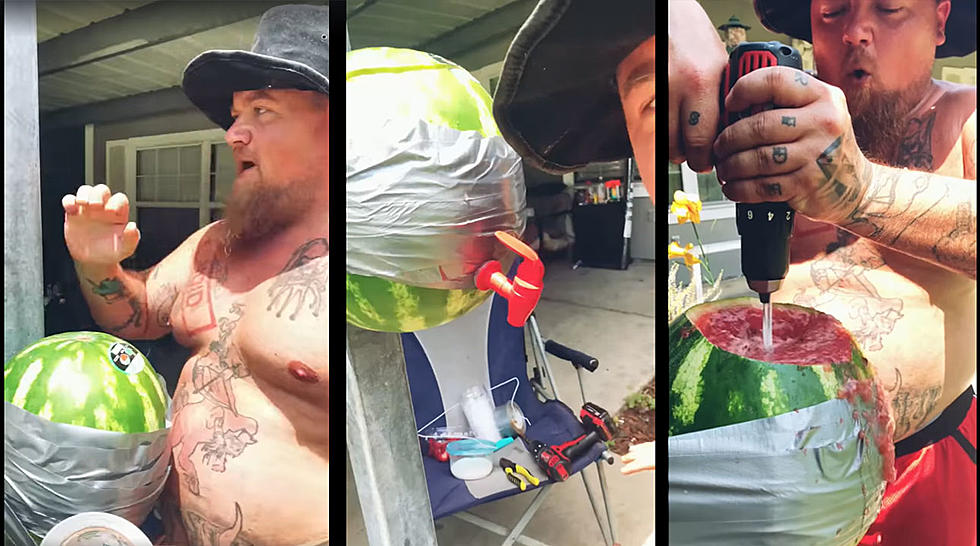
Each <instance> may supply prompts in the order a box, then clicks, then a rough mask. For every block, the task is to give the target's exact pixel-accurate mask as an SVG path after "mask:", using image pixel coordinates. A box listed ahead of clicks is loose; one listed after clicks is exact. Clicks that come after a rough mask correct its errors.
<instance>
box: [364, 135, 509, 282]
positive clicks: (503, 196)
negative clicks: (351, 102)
mask: <svg viewBox="0 0 980 546" xmlns="http://www.w3.org/2000/svg"><path fill="white" fill-rule="evenodd" d="M348 117H349V116H348ZM368 125H370V129H371V132H370V134H358V132H359V131H364V130H365V126H364V124H363V122H362V121H360V120H359V121H357V122H355V121H353V120H350V119H348V125H347V128H348V135H347V185H346V195H347V210H346V212H347V272H348V273H354V274H358V275H365V276H373V277H380V278H385V279H389V280H392V281H396V282H401V283H406V284H410V285H413V286H421V287H426V288H440V289H471V288H474V282H473V274H474V273H475V272H476V269H477V268H479V267H480V266H481V265H483V264H484V263H485V262H487V261H489V260H494V259H495V260H501V261H504V260H507V261H508V263H509V260H510V258H511V256H509V255H508V252H507V250H506V248H504V247H503V245H500V244H499V243H497V241H496V238H495V237H494V232H495V231H497V230H501V231H507V232H510V233H513V234H516V235H517V236H520V235H521V234H522V233H523V232H524V226H525V222H526V201H525V189H524V173H523V170H522V168H521V162H520V158H519V157H518V156H517V153H516V152H514V150H513V149H511V147H510V146H509V145H508V144H507V143H506V142H505V141H504V139H503V137H500V136H499V135H491V136H485V135H482V134H480V132H478V131H459V130H456V129H452V128H450V127H446V126H443V125H437V124H433V123H428V122H426V121H423V120H392V121H391V122H390V123H384V124H368Z"/></svg>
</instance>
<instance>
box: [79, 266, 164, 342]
mask: <svg viewBox="0 0 980 546" xmlns="http://www.w3.org/2000/svg"><path fill="white" fill-rule="evenodd" d="M75 271H76V273H77V274H78V278H79V282H80V283H81V285H82V294H83V296H84V297H85V301H86V302H87V303H88V306H89V310H90V311H91V312H92V318H93V319H95V322H96V323H98V324H99V326H101V327H103V328H105V329H106V330H107V331H109V332H112V333H114V334H116V335H119V336H121V337H124V338H129V339H141V338H144V337H145V335H146V329H147V320H146V317H147V311H146V307H147V302H146V278H147V277H148V275H149V271H145V272H137V271H126V270H123V268H122V267H120V266H119V265H114V266H91V265H81V264H75Z"/></svg>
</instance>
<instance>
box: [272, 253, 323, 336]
mask: <svg viewBox="0 0 980 546" xmlns="http://www.w3.org/2000/svg"><path fill="white" fill-rule="evenodd" d="M329 250H330V246H329V245H328V244H327V239H326V238H324V237H320V238H317V239H311V240H309V241H307V242H306V243H304V244H303V245H301V246H300V247H299V248H298V249H296V251H295V252H293V255H292V257H290V259H289V261H288V262H287V263H286V267H284V268H283V269H282V271H280V272H279V274H278V275H277V276H276V280H275V282H273V283H272V286H270V287H269V291H268V294H269V297H270V298H271V301H270V302H269V306H268V307H267V308H266V310H267V311H272V309H273V307H276V306H278V310H277V311H276V317H277V318H278V317H281V316H282V313H283V311H285V310H286V309H287V308H288V307H290V302H295V303H294V305H293V306H292V313H291V314H289V320H296V316H297V315H298V314H299V312H300V311H301V310H302V309H304V307H305V308H306V309H309V310H310V312H312V314H313V316H314V317H319V316H320V313H322V312H324V311H325V307H326V299H327V298H326V294H327V259H326V258H327V254H328V252H329ZM307 300H309V305H305V304H306V302H307Z"/></svg>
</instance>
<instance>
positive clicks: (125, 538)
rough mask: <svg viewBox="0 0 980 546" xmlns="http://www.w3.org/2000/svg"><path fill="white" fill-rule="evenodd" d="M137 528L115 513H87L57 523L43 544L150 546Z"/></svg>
mask: <svg viewBox="0 0 980 546" xmlns="http://www.w3.org/2000/svg"><path fill="white" fill-rule="evenodd" d="M150 544H151V543H150V539H149V538H148V537H147V536H146V535H145V534H143V532H142V531H140V530H139V528H138V527H136V526H135V525H133V524H132V523H130V522H128V521H126V520H125V519H123V518H120V517H119V516H115V515H113V514H105V513H101V512H85V513H82V514H77V515H74V516H72V517H70V518H68V519H66V520H64V521H62V522H60V523H58V524H57V525H55V526H54V527H53V528H52V529H51V531H50V532H48V534H47V535H45V537H44V540H43V541H42V542H41V546H150Z"/></svg>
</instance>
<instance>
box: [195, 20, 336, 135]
mask: <svg viewBox="0 0 980 546" xmlns="http://www.w3.org/2000/svg"><path fill="white" fill-rule="evenodd" d="M329 23H330V21H329V16H328V8H327V6H326V5H318V6H313V5H283V6H276V7H274V8H271V9H269V10H268V11H266V12H265V14H263V15H262V19H260V20H259V27H258V30H257V31H256V33H255V41H254V42H252V50H251V51H240V50H223V49H219V50H212V51H205V52H204V53H201V54H200V55H198V56H197V57H195V58H194V59H192V60H191V62H190V63H188V64H187V67H186V68H184V81H183V87H184V93H185V94H186V95H187V98H189V99H190V100H191V102H192V103H194V105H195V106H197V107H198V108H200V109H201V111H202V112H204V114H205V115H206V116H208V118H209V119H210V120H211V121H213V122H215V123H217V124H218V125H219V126H221V127H222V128H223V129H228V128H229V127H231V124H232V119H231V112H230V110H231V99H232V94H233V93H234V92H235V91H246V90H251V89H264V88H274V89H299V90H303V91H317V92H320V93H323V94H329V92H330V82H329V80H328V78H327V73H328V68H329V64H330V55H329V53H328V51H327V49H328V48H327V46H328V38H329V26H330V24H329Z"/></svg>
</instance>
